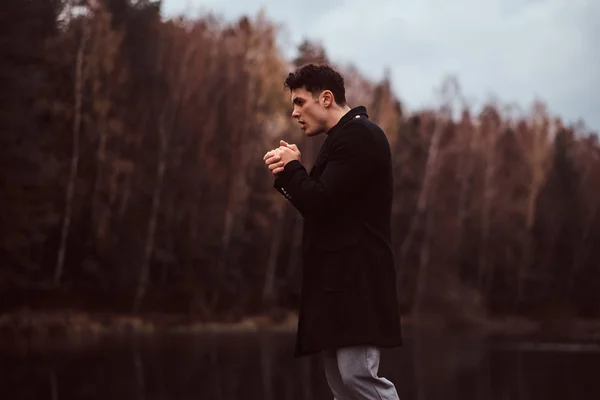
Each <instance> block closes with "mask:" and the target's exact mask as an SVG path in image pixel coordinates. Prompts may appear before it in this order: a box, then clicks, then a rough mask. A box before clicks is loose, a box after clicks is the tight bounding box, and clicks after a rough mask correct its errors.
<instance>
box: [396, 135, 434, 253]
mask: <svg viewBox="0 0 600 400" xmlns="http://www.w3.org/2000/svg"><path fill="white" fill-rule="evenodd" d="M441 137H442V127H436V129H435V131H434V133H433V136H432V138H431V143H430V144H429V152H428V153H429V154H428V157H427V163H426V166H425V176H424V178H423V185H422V186H421V191H420V192H419V199H418V201H417V210H416V214H415V216H414V217H413V218H412V221H411V224H410V228H409V231H408V234H407V235H406V238H405V239H404V242H403V243H402V247H401V248H400V257H401V259H402V260H405V259H406V255H407V254H408V251H409V250H410V248H411V246H412V243H413V241H414V238H415V234H416V231H417V229H418V228H419V226H421V221H422V219H423V218H424V216H425V212H426V208H427V205H428V202H429V196H430V192H431V190H432V187H433V181H434V178H435V173H436V169H437V157H438V153H439V147H440V140H441Z"/></svg>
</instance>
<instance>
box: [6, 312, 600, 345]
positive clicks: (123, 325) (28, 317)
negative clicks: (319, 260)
mask: <svg viewBox="0 0 600 400" xmlns="http://www.w3.org/2000/svg"><path fill="white" fill-rule="evenodd" d="M296 326H297V316H296V314H295V313H293V312H284V313H281V314H279V315H278V316H277V317H276V318H273V317H271V316H269V315H268V314H261V315H250V316H246V317H243V318H241V319H239V320H238V321H233V322H218V321H202V320H193V319H190V318H189V317H188V316H184V315H172V314H146V315H133V314H116V313H114V314H109V313H87V312H81V311H73V310H59V311H40V310H36V311H33V310H26V309H25V310H19V311H15V312H11V313H4V314H0V342H2V343H3V344H5V345H7V344H8V345H9V346H10V344H11V343H18V342H23V341H27V342H28V343H31V342H55V341H59V342H61V341H62V342H64V341H65V340H66V341H72V340H76V341H87V340H96V339H100V338H107V337H108V338H110V337H127V336H151V335H163V334H167V335H169V334H219V335H220V334H246V333H247V334H258V333H283V334H295V332H296ZM402 329H403V332H413V333H417V332H418V333H419V334H422V333H423V334H428V333H433V334H439V335H444V334H452V335H474V336H488V337H515V338H518V337H542V338H543V337H552V338H562V339H564V340H583V341H596V342H600V320H583V319H579V318H565V317H562V318H557V319H556V320H533V319H528V318H523V317H506V318H488V319H483V320H481V319H479V320H464V321H445V320H443V318H442V317H440V318H428V319H426V318H425V319H424V318H420V319H419V321H418V322H417V321H415V319H414V318H412V317H411V316H403V317H402ZM0 347H4V346H0Z"/></svg>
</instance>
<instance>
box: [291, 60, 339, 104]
mask: <svg viewBox="0 0 600 400" xmlns="http://www.w3.org/2000/svg"><path fill="white" fill-rule="evenodd" d="M284 86H285V87H286V88H289V89H290V90H295V89H300V88H304V89H306V90H307V91H309V92H310V93H312V95H313V96H317V95H318V94H320V93H321V92H322V91H323V90H331V92H332V93H333V96H334V98H335V102H336V103H337V104H338V105H340V106H345V105H346V89H345V88H344V78H343V77H342V75H340V73H339V72H337V71H336V70H334V69H333V68H331V67H330V66H328V65H316V64H306V65H303V66H302V67H300V68H298V69H296V70H295V71H294V72H290V73H289V75H288V77H287V79H286V80H285V82H284Z"/></svg>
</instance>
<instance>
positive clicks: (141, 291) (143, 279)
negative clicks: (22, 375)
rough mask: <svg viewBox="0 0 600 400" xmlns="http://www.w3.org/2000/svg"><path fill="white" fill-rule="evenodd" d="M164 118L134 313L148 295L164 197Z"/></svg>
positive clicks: (165, 150) (165, 166)
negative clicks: (160, 210)
mask: <svg viewBox="0 0 600 400" xmlns="http://www.w3.org/2000/svg"><path fill="white" fill-rule="evenodd" d="M163 119H164V118H162V117H161V121H160V123H159V127H158V130H159V139H160V151H159V155H158V166H157V171H156V183H155V185H154V191H153V193H152V209H151V211H150V220H149V223H148V231H147V235H146V245H145V246H144V258H143V262H142V268H141V270H140V278H139V280H138V287H137V291H136V295H135V303H134V307H133V309H134V311H135V312H137V311H138V310H139V307H140V304H141V302H142V300H143V298H144V295H145V293H146V288H147V286H148V275H149V270H150V260H151V259H152V253H153V251H154V239H155V232H156V224H157V220H158V210H159V209H160V198H161V195H162V188H163V181H164V177H165V170H166V169H167V146H168V137H167V134H166V132H165V128H164V121H163Z"/></svg>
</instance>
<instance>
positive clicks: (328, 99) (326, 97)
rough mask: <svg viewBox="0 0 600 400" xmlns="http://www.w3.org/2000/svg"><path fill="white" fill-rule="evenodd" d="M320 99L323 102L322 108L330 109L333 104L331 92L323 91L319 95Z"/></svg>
mask: <svg viewBox="0 0 600 400" xmlns="http://www.w3.org/2000/svg"><path fill="white" fill-rule="evenodd" d="M321 99H322V101H323V106H324V107H326V108H328V107H331V106H332V105H333V102H334V99H333V93H332V92H331V90H324V91H323V93H321Z"/></svg>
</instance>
